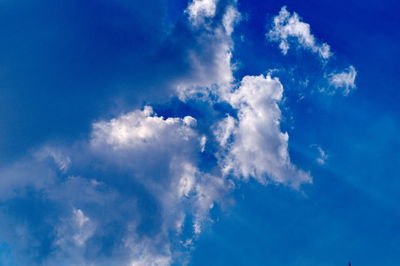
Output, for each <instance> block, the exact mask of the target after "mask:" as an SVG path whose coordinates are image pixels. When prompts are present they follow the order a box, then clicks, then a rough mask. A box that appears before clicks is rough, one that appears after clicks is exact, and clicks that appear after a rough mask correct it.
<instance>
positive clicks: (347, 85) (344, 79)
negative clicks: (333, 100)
mask: <svg viewBox="0 0 400 266" xmlns="http://www.w3.org/2000/svg"><path fill="white" fill-rule="evenodd" d="M356 76H357V71H356V69H355V68H354V67H353V66H349V67H348V68H347V69H346V70H344V71H343V72H340V73H335V74H331V75H330V76H329V83H330V84H331V85H332V86H333V87H335V88H336V89H342V94H343V95H344V96H347V95H349V93H350V92H351V91H352V90H354V89H355V88H356V84H355V80H356Z"/></svg>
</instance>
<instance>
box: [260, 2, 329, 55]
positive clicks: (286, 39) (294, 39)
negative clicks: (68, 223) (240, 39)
mask: <svg viewBox="0 0 400 266" xmlns="http://www.w3.org/2000/svg"><path fill="white" fill-rule="evenodd" d="M266 36H267V38H268V39H269V40H271V41H275V42H279V48H280V49H281V50H282V53H283V54H287V52H288V50H289V49H290V47H291V45H295V46H296V47H302V48H306V49H309V50H311V51H312V52H313V53H316V54H318V55H319V56H320V57H321V58H323V59H328V58H329V57H330V56H331V55H332V53H331V51H330V47H329V45H328V44H326V43H318V42H317V41H316V40H315V37H314V35H312V34H311V29H310V24H308V23H305V22H302V21H301V19H300V17H299V15H298V14H297V13H295V12H293V14H291V13H290V12H289V11H287V9H286V7H285V6H284V7H282V8H281V10H280V12H279V14H278V15H277V16H276V17H274V20H273V26H272V29H271V30H270V31H269V32H268V33H267V35H266Z"/></svg>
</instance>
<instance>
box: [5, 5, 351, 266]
mask: <svg viewBox="0 0 400 266" xmlns="http://www.w3.org/2000/svg"><path fill="white" fill-rule="evenodd" d="M233 2H234V1H233ZM224 3H225V2H224ZM219 4H220V3H219V2H218V1H209V0H193V1H192V2H190V4H189V6H188V8H187V9H186V12H187V14H188V16H189V22H188V23H190V25H189V29H190V34H192V35H193V39H194V43H195V45H194V46H195V47H193V48H192V47H186V49H187V51H188V53H187V60H188V61H189V64H190V67H191V69H190V71H189V72H188V73H185V74H184V75H183V76H182V77H179V78H178V79H174V88H175V93H176V95H177V96H178V97H179V98H180V99H181V100H182V101H186V102H188V101H192V102H196V103H198V102H201V103H202V104H203V105H204V106H207V108H209V110H208V109H207V108H205V109H206V110H205V111H204V113H205V116H209V117H205V116H201V115H199V116H198V117H197V116H196V115H174V116H172V115H171V116H167V115H164V116H162V115H159V114H157V112H156V111H155V110H157V108H156V107H155V108H154V109H153V108H152V107H151V106H150V105H145V106H144V107H143V108H132V109H133V110H131V111H129V112H124V113H120V114H118V115H115V116H114V117H113V118H111V119H99V120H98V121H95V122H93V123H92V129H91V132H90V134H89V135H88V138H85V139H80V140H77V141H75V142H73V143H69V145H64V146H63V145H53V146H51V145H44V147H43V148H40V149H39V150H38V151H36V152H34V154H33V155H32V156H28V155H27V156H26V158H24V159H21V160H20V161H18V162H16V163H15V164H13V165H9V166H8V167H5V168H4V169H0V175H1V177H2V178H1V179H0V201H1V202H2V203H3V202H5V204H4V205H0V234H1V235H2V236H4V237H3V238H4V239H6V241H7V242H8V243H10V245H13V246H18V247H20V249H16V250H17V252H18V250H28V249H29V252H27V251H24V252H25V253H29V255H27V256H25V257H24V258H21V261H22V262H21V263H22V264H27V265H29V264H31V262H32V261H34V262H37V263H38V264H43V265H63V264H70V265H171V264H185V262H187V261H186V256H185V254H186V253H185V252H187V251H190V249H191V247H192V245H193V244H194V243H195V240H196V239H197V237H198V236H199V234H200V233H201V232H202V230H203V229H204V226H205V225H206V224H207V223H209V222H212V221H211V218H210V215H209V212H210V210H212V209H213V208H214V207H215V206H216V205H219V206H223V205H224V204H227V201H226V197H227V195H229V192H230V191H232V190H233V189H234V188H235V185H236V183H237V182H241V180H248V179H250V178H254V179H255V180H257V181H258V182H260V183H262V184H268V183H272V184H283V185H288V186H290V187H292V188H295V189H298V188H299V187H300V186H301V185H302V184H306V183H310V182H311V180H312V178H311V175H310V174H309V173H308V172H306V171H304V170H301V169H300V168H298V167H297V166H296V165H294V164H293V162H292V160H291V158H290V153H289V135H288V133H287V132H284V131H282V129H281V120H282V117H283V114H282V112H281V108H280V104H282V98H283V94H284V88H283V85H282V83H281V82H280V80H279V79H278V78H276V77H271V75H269V74H268V75H258V76H257V75H255V76H251V75H248V76H245V77H243V78H242V79H241V81H240V82H239V84H237V82H236V80H235V76H234V69H235V65H234V64H233V63H232V62H231V60H232V53H233V49H234V44H233V39H232V34H233V33H234V26H235V24H236V23H238V21H239V20H240V13H239V12H238V11H237V9H236V7H235V5H234V4H227V5H225V6H223V5H221V6H218V5H219ZM225 4H226V3H225ZM219 11H220V12H221V14H217V12H219ZM211 20H212V21H211ZM210 22H212V23H210ZM274 23H275V24H274V29H273V30H271V32H270V33H269V36H270V38H271V39H273V40H276V41H279V42H280V46H281V49H282V51H283V52H284V53H286V52H287V51H288V49H289V45H291V44H292V43H293V42H292V41H294V43H297V45H301V46H303V47H306V48H307V49H310V50H311V51H313V52H315V53H318V54H319V55H320V56H321V57H322V58H324V59H327V58H329V57H330V55H331V52H330V48H329V46H327V45H326V44H318V43H317V42H316V41H315V39H314V37H313V36H312V35H311V33H310V28H309V25H308V24H306V23H304V22H301V21H300V18H299V17H298V15H297V14H296V13H294V14H290V13H289V12H288V11H287V10H286V8H282V10H281V12H280V14H279V15H278V16H277V17H276V18H275V20H274ZM354 71H355V70H354ZM350 72H351V69H350V70H349V71H348V73H350ZM342 74H343V73H339V74H333V75H332V76H331V79H332V84H333V86H336V85H337V86H338V87H343V86H344V87H346V86H349V87H351V83H348V82H347V81H344V80H351V76H350V78H349V77H348V76H346V75H342ZM354 78H355V74H354ZM346 82H347V83H346ZM352 82H353V84H354V79H353V81H352ZM335 84H336V85H335ZM199 94H201V95H202V97H198V95H199ZM214 103H219V104H224V105H228V106H229V108H230V109H232V111H231V112H230V113H229V114H225V113H224V112H223V111H218V110H216V109H215V108H214ZM208 111H209V113H207V112H208ZM215 113H217V115H216V116H214V114H215ZM215 117H218V118H217V119H215ZM221 118H222V119H221ZM321 151H322V149H321ZM320 155H321V160H322V159H323V160H326V156H325V155H326V154H325V153H321V154H320ZM322 155H324V156H322ZM205 164H206V165H207V167H205V166H204V165H205ZM21 199H23V200H26V201H28V202H29V203H32V204H33V203H34V204H38V206H40V210H43V213H42V212H39V213H38V214H36V215H37V217H33V218H34V219H33V218H31V219H27V220H28V222H25V221H26V219H22V218H24V217H23V215H25V214H24V212H23V211H22V212H21V213H19V212H15V213H12V212H10V211H9V210H8V209H7V207H4V206H9V205H10V206H13V205H12V204H21V205H22V206H25V205H24V204H27V203H25V201H23V202H22V203H21ZM7 204H8V205H7ZM27 205H29V204H27ZM21 217H22V218H21ZM1 228H5V229H1ZM15 235H18V236H21V237H19V238H18V239H16V238H15ZM32 243H33V244H32ZM38 250H41V251H42V254H40V256H39V255H38ZM43 250H45V251H43ZM39 257H40V258H39Z"/></svg>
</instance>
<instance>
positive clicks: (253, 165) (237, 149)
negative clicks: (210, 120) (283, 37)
mask: <svg viewBox="0 0 400 266" xmlns="http://www.w3.org/2000/svg"><path fill="white" fill-rule="evenodd" d="M282 93H283V86H282V84H281V83H280V81H279V80H278V79H277V78H271V77H270V76H269V75H267V76H263V75H260V76H246V77H244V78H243V79H242V81H241V84H240V87H239V88H238V89H237V90H236V91H234V92H233V93H232V94H231V95H230V97H229V103H230V104H231V105H232V106H233V107H234V108H236V109H237V110H238V119H237V121H234V119H233V118H232V117H227V118H226V119H225V120H224V121H222V122H221V123H220V124H219V126H218V127H217V129H216V130H215V134H216V137H217V139H218V140H219V142H220V144H221V146H223V147H224V148H225V149H226V152H225V154H222V164H223V168H224V171H225V173H229V172H233V174H234V175H236V176H238V177H240V176H241V177H243V178H245V179H248V178H249V177H253V178H255V179H256V180H258V181H259V182H261V183H267V182H269V181H272V182H273V183H283V184H288V185H291V186H293V187H295V188H297V187H299V185H301V184H302V183H308V182H311V177H310V175H309V174H307V173H306V172H304V171H302V170H299V169H297V168H296V167H295V166H294V165H293V164H292V163H291V161H290V157H289V152H288V138H289V137H288V134H287V133H283V132H281V130H280V120H281V111H280V108H279V106H278V103H279V101H280V100H281V99H282ZM229 138H232V139H233V140H232V141H231V142H228V139H229Z"/></svg>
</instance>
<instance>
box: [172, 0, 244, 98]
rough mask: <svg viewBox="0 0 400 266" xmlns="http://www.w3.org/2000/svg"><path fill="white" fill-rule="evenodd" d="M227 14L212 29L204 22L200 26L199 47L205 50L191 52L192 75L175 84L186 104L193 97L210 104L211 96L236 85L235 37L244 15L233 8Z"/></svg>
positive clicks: (225, 11) (199, 23)
mask: <svg viewBox="0 0 400 266" xmlns="http://www.w3.org/2000/svg"><path fill="white" fill-rule="evenodd" d="M199 2H202V1H199ZM193 3H197V1H194V2H192V4H193ZM189 7H190V6H189ZM223 12H224V13H223V15H222V17H221V18H218V19H214V20H213V24H212V25H210V24H207V23H204V21H203V20H199V21H197V22H196V25H197V27H196V33H197V36H196V44H197V45H198V47H201V49H191V50H190V51H189V52H188V56H189V60H190V65H191V69H192V71H191V74H189V75H188V76H187V77H184V78H182V79H179V80H178V81H177V82H176V84H175V87H176V92H177V94H178V96H179V98H180V99H181V100H183V101H185V100H187V99H189V98H193V97H198V98H203V100H209V94H219V93H221V92H223V91H226V90H229V88H230V86H231V83H232V82H233V81H234V77H233V70H234V66H233V65H232V64H231V60H232V51H233V42H232V38H231V37H232V36H231V35H232V33H233V31H234V26H235V24H236V23H238V21H239V20H240V13H239V12H238V11H237V9H236V8H235V7H234V6H231V5H228V6H227V7H226V8H225V10H224V11H223ZM192 23H193V21H192Z"/></svg>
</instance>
